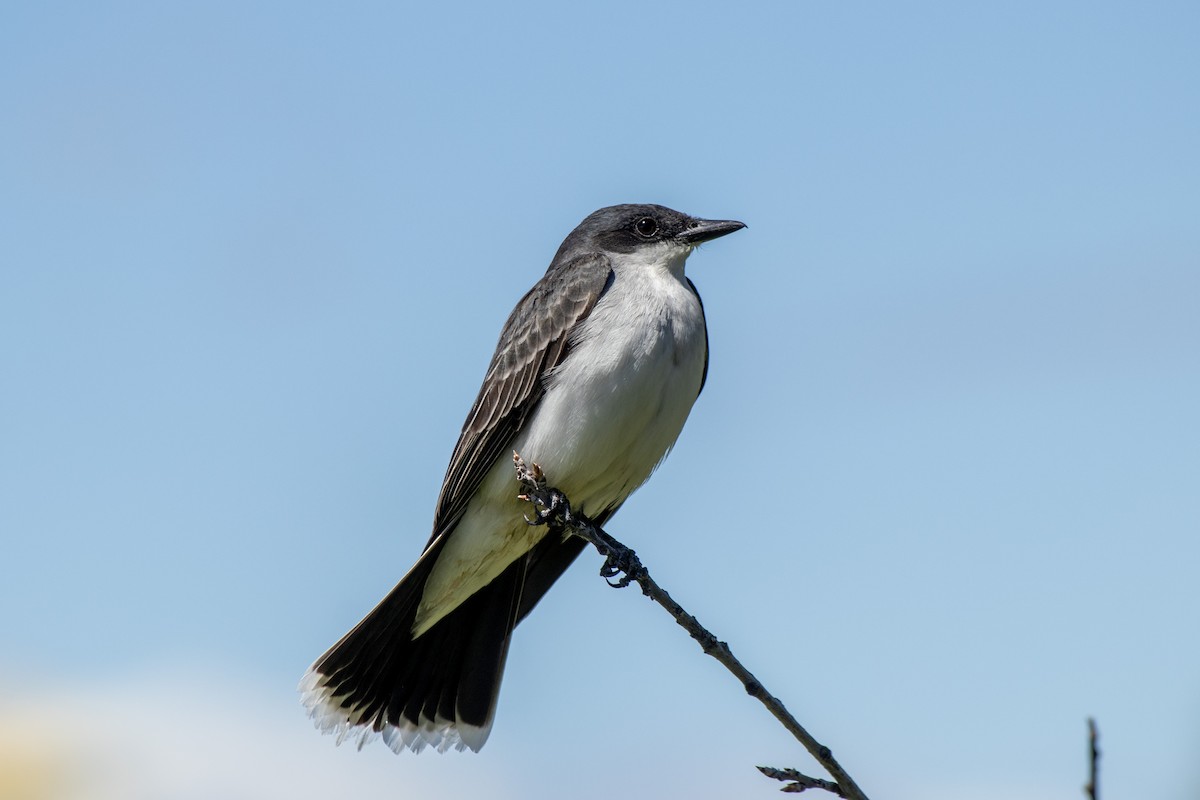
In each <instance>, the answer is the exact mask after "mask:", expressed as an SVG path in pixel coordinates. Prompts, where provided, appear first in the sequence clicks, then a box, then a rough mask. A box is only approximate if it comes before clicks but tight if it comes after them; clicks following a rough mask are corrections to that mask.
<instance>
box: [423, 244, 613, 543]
mask: <svg viewBox="0 0 1200 800" xmlns="http://www.w3.org/2000/svg"><path fill="white" fill-rule="evenodd" d="M611 278H612V268H611V267H610V265H609V263H608V259H607V258H605V257H604V256H601V255H587V256H580V257H578V258H575V259H573V260H571V261H568V262H565V263H563V264H561V265H556V266H553V267H551V268H550V270H549V271H547V272H546V274H545V276H543V277H542V279H541V280H540V281H538V282H537V284H535V285H534V287H533V288H532V289H530V290H529V292H528V293H527V294H526V295H525V296H524V297H523V298H521V302H519V303H517V307H516V308H515V309H513V312H512V314H511V315H510V316H509V318H508V322H507V323H505V325H504V330H503V331H502V332H501V334H500V342H499V344H497V345H496V353H495V355H493V356H492V363H491V365H490V366H489V367H488V371H487V376H486V377H485V378H484V379H483V387H482V388H480V390H479V397H478V398H476V400H475V405H474V406H472V407H471V413H469V414H468V415H467V421H466V423H464V424H463V429H462V434H461V435H460V436H459V437H458V444H457V445H455V446H454V455H453V456H451V457H450V466H449V468H448V469H447V470H446V479H445V481H444V482H443V483H442V492H441V494H440V495H439V496H438V505H437V513H436V514H435V515H434V521H433V536H432V537H431V538H430V540H429V542H430V544H432V543H433V541H434V540H435V539H437V537H438V536H439V535H441V534H442V533H445V532H446V531H448V530H450V529H451V528H453V526H454V524H455V523H456V522H458V518H459V517H460V516H462V513H463V511H464V509H466V507H467V503H468V501H470V499H471V496H472V495H474V494H475V490H476V489H478V488H479V484H480V483H481V482H482V481H483V478H484V476H485V475H487V473H488V470H490V469H491V468H492V465H493V464H494V463H495V462H496V459H497V458H498V457H499V456H500V454H501V453H503V452H504V451H505V450H507V449H508V448H509V446H510V444H511V443H512V440H513V437H514V436H515V435H516V433H517V431H519V430H520V429H521V426H523V425H524V424H525V420H526V419H528V418H529V415H530V413H531V412H532V411H533V409H534V408H535V407H536V406H537V404H538V401H539V400H541V398H542V393H543V392H544V391H545V386H544V384H543V378H544V377H545V375H546V373H547V372H548V371H550V370H551V369H553V368H554V367H556V366H557V365H558V364H560V363H562V360H563V359H564V358H565V357H566V356H567V351H568V350H569V348H570V339H571V333H572V331H574V329H575V327H576V326H577V325H578V324H579V323H580V322H582V321H583V320H584V319H586V318H587V315H588V314H589V313H591V310H592V309H593V308H594V307H595V305H596V301H597V300H599V299H600V295H601V294H603V293H604V290H605V289H606V288H607V287H608V285H609V281H610V280H611ZM513 490H514V491H516V482H515V481H514V483H513ZM427 546H428V545H427Z"/></svg>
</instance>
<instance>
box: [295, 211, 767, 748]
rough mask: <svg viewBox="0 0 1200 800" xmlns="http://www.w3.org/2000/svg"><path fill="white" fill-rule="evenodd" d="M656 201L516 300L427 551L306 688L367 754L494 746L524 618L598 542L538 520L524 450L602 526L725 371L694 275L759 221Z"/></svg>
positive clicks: (587, 239)
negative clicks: (508, 666) (518, 467)
mask: <svg viewBox="0 0 1200 800" xmlns="http://www.w3.org/2000/svg"><path fill="white" fill-rule="evenodd" d="M744 227H745V225H744V224H743V223H741V222H738V221H736V220H710V219H699V218H696V217H692V216H689V215H687V214H684V213H681V212H679V211H675V210H672V209H670V208H666V207H665V206H661V205H653V204H625V205H615V206H609V207H607V208H601V209H599V210H598V211H595V212H593V213H592V214H590V215H588V216H587V217H586V218H585V219H584V220H583V221H582V222H581V223H580V224H579V225H578V226H577V227H576V228H575V229H574V230H573V231H571V233H570V234H569V235H568V236H567V237H566V239H564V240H563V242H562V245H561V246H560V247H559V248H558V251H557V253H556V254H555V256H554V258H553V259H552V260H551V262H550V266H549V268H548V269H547V270H546V273H545V275H543V276H542V278H541V279H540V280H539V281H538V282H537V283H536V284H535V285H534V286H533V288H532V289H530V290H529V291H528V292H527V293H526V294H525V296H524V297H522V298H521V300H520V302H518V303H517V305H516V307H515V308H514V309H513V311H512V313H511V314H510V316H509V317H508V320H507V322H506V323H505V325H504V327H503V329H502V332H501V334H500V340H499V342H498V344H497V346H496V351H495V354H494V355H493V356H492V359H491V363H490V364H489V366H488V369H487V373H486V375H485V377H484V380H483V386H482V387H481V388H480V390H479V394H478V396H477V398H476V399H475V403H474V405H473V406H472V407H471V410H470V413H469V414H468V415H467V419H466V422H465V423H464V424H463V428H462V432H461V434H460V435H459V438H458V442H457V444H456V445H455V447H454V452H453V454H452V455H451V458H450V464H449V467H448V468H447V470H446V476H445V479H444V481H443V484H442V488H441V491H440V493H439V496H438V499H437V506H436V510H435V513H434V521H433V533H432V535H431V536H430V538H429V541H428V543H427V544H426V545H425V548H424V550H422V552H421V555H420V557H419V558H418V559H417V561H416V563H415V564H414V565H413V566H412V567H411V568H410V569H409V570H408V572H407V573H406V574H405V575H404V576H403V577H402V578H401V579H400V581H399V583H397V584H396V586H395V587H394V588H393V589H392V590H391V591H390V592H389V593H388V594H387V595H386V596H385V597H384V598H383V600H381V601H380V602H379V604H378V605H376V606H375V608H374V609H373V610H372V611H371V612H370V613H368V614H367V615H366V617H364V618H363V619H362V621H361V622H359V623H358V624H357V625H356V626H354V628H352V629H351V630H350V632H349V633H347V634H346V635H345V636H343V637H342V638H341V639H340V640H339V641H338V642H337V643H336V644H334V645H333V646H332V647H331V648H329V650H327V651H326V652H325V654H324V655H322V656H321V657H320V658H318V659H317V660H316V661H315V662H314V663H313V665H312V666H311V667H310V668H309V670H308V671H307V672H306V673H305V675H304V678H303V679H302V681H301V683H300V692H301V695H302V702H303V703H304V705H305V706H306V707H307V709H308V711H309V715H310V717H312V719H313V720H314V722H315V724H316V726H317V727H318V728H319V729H321V730H322V731H323V732H325V733H332V734H335V735H336V737H337V743H338V744H341V743H342V742H343V741H345V740H347V739H349V740H351V741H353V740H357V742H358V747H359V748H360V749H361V748H362V747H363V746H364V745H365V744H366V743H367V742H368V741H370V740H372V739H374V738H376V737H381V738H382V739H383V741H384V742H385V743H386V744H387V745H388V746H389V747H390V748H391V749H392V750H394V751H395V752H397V753H399V752H402V751H403V750H404V749H405V748H407V749H409V750H412V751H413V752H420V751H421V750H422V749H424V748H425V747H433V748H434V749H436V750H438V751H441V752H444V751H446V750H448V749H450V748H451V747H453V748H455V749H457V750H464V749H467V748H469V749H471V750H473V751H476V752H477V751H478V750H479V749H480V748H481V747H483V745H484V742H486V741H487V738H488V736H489V734H490V733H491V729H492V724H493V721H494V718H495V713H496V705H497V699H498V696H499V690H500V682H501V677H502V675H503V671H504V663H505V659H506V657H507V654H508V648H509V643H510V641H511V638H512V633H513V629H514V628H515V627H516V625H517V624H518V623H519V622H521V620H523V619H524V618H525V617H526V616H527V615H528V614H529V613H530V612H531V611H532V610H533V608H534V606H535V605H537V603H538V601H539V600H541V599H542V597H543V595H545V593H546V592H547V590H549V588H550V586H551V585H552V584H553V583H554V582H555V581H556V580H557V579H558V577H559V576H560V575H562V573H563V572H564V571H565V570H566V569H567V568H568V567H569V566H570V565H571V563H572V562H573V561H574V560H575V558H576V556H578V555H579V553H580V552H581V551H582V549H583V547H584V541H583V540H582V539H581V538H578V537H575V536H569V535H565V534H563V533H562V531H561V530H558V531H555V530H552V529H550V528H548V527H547V526H535V525H530V524H529V523H528V521H527V519H526V516H525V513H524V511H523V510H522V509H523V508H527V506H526V505H524V504H523V503H522V502H521V501H520V500H519V499H518V494H519V493H520V492H519V489H518V484H517V482H516V479H515V477H514V473H513V460H512V454H513V453H514V452H519V453H520V454H521V455H522V456H523V457H525V458H526V459H528V460H529V461H530V462H532V463H535V464H537V465H538V466H540V467H541V470H542V472H543V473H544V474H545V475H546V476H547V479H548V480H550V481H551V482H552V483H553V485H554V486H555V487H556V488H557V489H559V490H560V491H561V492H562V493H563V494H564V495H565V496H566V497H567V498H569V499H570V501H571V504H572V506H573V508H574V509H575V511H576V512H578V513H580V514H584V515H586V516H587V517H588V518H589V519H591V520H592V521H593V522H595V523H597V524H599V525H603V524H604V523H605V522H606V521H607V520H608V519H610V518H611V517H612V515H613V514H615V513H616V511H617V509H619V508H620V507H621V505H622V504H623V503H624V502H625V500H626V499H627V498H628V497H629V496H630V495H631V494H632V493H633V492H634V490H636V489H637V488H638V487H640V486H641V485H642V484H643V483H645V482H646V480H647V479H648V478H649V477H650V474H651V473H652V472H653V471H654V470H655V469H656V468H657V467H658V465H659V464H660V463H661V462H662V461H663V459H664V458H665V457H666V455H667V453H668V452H669V451H670V450H671V448H672V447H673V446H674V444H675V441H676V439H677V438H678V436H679V434H680V432H681V431H682V429H683V425H684V422H685V421H686V420H687V417H688V414H689V413H690V411H691V409H692V405H693V403H694V402H695V400H696V398H697V397H698V396H699V395H700V391H701V390H702V389H703V387H704V384H705V381H706V380H707V377H708V330H707V326H706V323H705V316H704V306H703V304H702V303H701V301H700V295H699V293H698V292H697V290H696V286H695V284H693V283H692V281H691V279H690V278H688V277H687V276H686V274H685V272H684V265H685V262H686V260H687V258H688V256H689V255H690V254H691V253H692V251H693V250H694V249H695V248H696V247H697V246H698V245H700V244H701V243H703V242H708V241H711V240H713V239H716V238H718V237H721V236H725V235H727V234H730V233H733V232H734V231H737V230H740V229H742V228H744Z"/></svg>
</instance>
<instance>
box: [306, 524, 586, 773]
mask: <svg viewBox="0 0 1200 800" xmlns="http://www.w3.org/2000/svg"><path fill="white" fill-rule="evenodd" d="M582 548H583V541H582V540H580V539H575V538H571V539H565V540H564V539H562V538H561V537H560V536H558V535H556V534H551V535H548V536H546V537H545V538H544V539H542V541H540V542H539V543H538V545H537V546H536V547H534V549H533V550H531V551H530V552H529V553H528V554H526V555H525V556H524V557H523V558H520V559H518V560H517V561H515V562H513V563H512V564H511V565H509V567H508V568H507V569H506V570H504V572H502V573H501V574H500V575H499V576H498V577H497V578H496V579H495V580H493V581H492V582H491V583H489V584H488V585H487V586H485V587H484V588H483V589H481V590H480V591H478V592H476V593H475V594H474V595H472V596H471V597H470V598H468V599H467V600H466V601H464V602H463V603H462V605H460V606H459V607H458V608H456V609H454V610H453V611H451V612H450V613H449V614H447V615H446V616H445V617H443V618H442V619H441V620H439V621H438V622H437V623H436V624H435V625H434V626H433V627H432V628H430V629H429V630H428V631H426V632H425V633H424V634H422V635H421V636H419V637H417V638H416V639H414V638H413V637H412V628H413V621H414V620H415V618H416V613H417V606H418V604H419V603H420V600H421V594H422V592H423V591H424V588H425V582H426V580H427V579H428V578H429V573H430V572H431V571H432V569H433V564H434V563H435V561H436V560H437V555H438V552H437V551H440V549H441V548H440V546H439V543H438V542H436V541H435V542H434V544H433V545H432V547H431V548H430V549H429V550H428V551H426V552H425V553H424V554H423V555H422V557H421V560H420V561H418V562H417V564H416V565H415V566H414V567H413V568H412V570H410V571H409V573H408V574H407V575H405V576H404V578H403V579H402V580H401V581H400V583H399V584H397V585H396V587H395V588H394V589H392V591H391V592H390V593H388V595H387V597H385V598H384V599H383V600H382V601H381V602H380V603H379V605H377V606H376V607H375V608H374V610H372V611H371V613H369V614H367V616H366V617H365V618H364V619H363V620H362V622H360V623H358V625H356V626H354V629H353V630H351V631H350V632H349V633H347V634H346V635H345V636H343V637H342V639H341V641H339V642H338V643H337V644H335V645H334V646H333V647H331V648H330V649H329V650H328V652H326V653H325V655H323V656H321V657H320V658H319V659H317V661H316V663H315V664H313V666H312V667H311V668H310V669H309V671H308V673H307V674H306V675H305V676H304V681H303V682H302V683H301V685H300V688H301V691H302V692H303V693H304V704H305V705H306V706H308V708H309V713H310V715H311V716H312V717H313V719H314V720H315V721H316V723H317V726H318V727H320V728H321V729H322V730H324V731H326V732H330V733H336V734H337V735H338V742H339V743H340V742H341V741H343V740H344V739H346V738H348V737H349V738H357V739H358V740H359V747H362V746H363V745H364V744H365V743H366V742H367V741H369V740H370V739H371V738H374V736H375V734H380V735H382V737H383V739H384V741H385V742H387V744H388V746H390V747H391V748H392V749H393V750H395V751H397V752H399V751H400V750H401V748H403V747H408V748H410V749H412V750H413V751H420V750H421V749H423V748H424V747H425V746H426V745H431V746H433V747H436V748H437V749H438V750H446V749H448V748H450V747H452V746H453V747H457V748H458V749H459V750H462V749H464V748H466V747H469V748H471V749H472V750H479V748H481V747H482V746H483V744H484V742H485V741H487V737H488V734H489V732H490V731H491V727H492V719H493V717H494V716H495V713H496V699H497V697H498V696H499V692H500V679H501V677H502V676H503V674H504V660H505V657H506V656H507V654H508V643H509V639H510V637H511V635H512V631H513V628H514V627H515V626H516V624H517V623H518V622H519V621H520V620H521V619H524V617H525V615H526V614H528V613H529V612H530V611H531V610H532V609H533V606H534V605H535V604H536V603H537V601H538V600H539V599H541V597H542V595H543V594H545V592H546V591H547V590H548V589H549V588H550V586H551V585H552V584H553V583H554V581H555V580H556V579H557V578H558V576H559V575H561V574H562V572H563V571H564V570H565V569H566V568H567V567H568V566H569V565H570V564H571V562H572V561H574V559H575V557H576V556H577V555H578V554H579V552H580V550H581V549H582Z"/></svg>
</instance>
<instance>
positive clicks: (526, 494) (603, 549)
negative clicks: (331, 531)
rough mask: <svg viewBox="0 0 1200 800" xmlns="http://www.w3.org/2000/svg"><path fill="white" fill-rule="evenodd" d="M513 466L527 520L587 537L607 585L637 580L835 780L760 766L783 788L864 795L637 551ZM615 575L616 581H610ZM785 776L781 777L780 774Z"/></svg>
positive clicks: (540, 477)
mask: <svg viewBox="0 0 1200 800" xmlns="http://www.w3.org/2000/svg"><path fill="white" fill-rule="evenodd" d="M513 465H514V466H515V467H516V471H517V480H519V481H520V482H521V487H522V490H523V493H522V494H521V499H523V500H528V501H529V502H530V503H532V504H533V507H534V518H532V519H529V522H530V524H531V525H550V526H551V527H552V528H555V529H560V530H563V531H565V532H569V533H572V534H574V535H576V536H580V537H582V538H583V539H585V540H587V541H588V542H589V543H590V544H591V545H592V546H593V547H595V548H596V550H597V551H599V553H600V555H602V556H604V559H605V560H604V566H602V567H601V568H600V574H601V576H603V577H604V578H605V579H606V580H607V581H608V582H609V585H610V586H614V587H617V588H621V587H625V586H628V585H629V584H630V583H634V582H635V583H637V584H638V586H640V587H641V589H642V593H643V594H645V595H646V596H647V597H649V598H650V599H651V600H653V601H654V602H656V603H658V604H659V605H660V606H662V607H663V608H665V609H666V610H667V611H668V612H669V613H670V614H671V616H672V617H674V618H675V621H676V622H677V623H679V625H680V626H682V627H683V629H684V630H686V631H687V632H688V634H689V635H690V636H691V637H692V638H693V639H695V640H696V641H697V642H698V643H699V644H700V648H701V649H702V650H703V651H704V652H705V653H707V654H708V655H710V656H712V657H713V658H715V659H716V660H717V661H719V662H720V663H721V665H722V666H724V667H725V668H726V669H727V670H729V671H730V672H731V673H733V675H734V677H736V678H737V679H738V680H739V681H741V683H742V686H743V687H744V688H745V690H746V693H747V694H749V695H750V696H751V697H753V698H755V699H757V700H758V701H759V702H760V703H762V704H763V705H764V706H766V708H767V710H768V711H770V712H771V714H772V715H773V716H774V717H775V719H777V720H779V722H780V723H781V724H782V725H783V727H785V728H787V730H788V732H789V733H791V734H792V736H794V737H795V738H796V740H797V741H799V742H800V743H801V744H803V745H804V747H805V749H807V750H808V752H809V753H811V754H812V756H813V758H815V759H816V760H817V761H818V762H819V763H820V764H821V766H822V767H824V768H825V770H826V771H827V772H828V773H829V775H830V777H832V778H833V781H832V782H830V781H824V780H820V779H817V778H809V777H808V776H806V775H803V774H801V773H799V772H796V771H795V770H776V769H773V768H770V767H759V769H760V770H761V771H762V772H763V774H765V775H768V776H770V777H774V778H776V779H778V780H786V781H790V783H788V784H787V785H786V786H784V787H783V791H785V792H802V791H804V790H805V789H825V790H826V791H829V792H832V793H834V794H835V795H837V796H839V797H844V798H848V800H867V796H866V795H865V794H864V793H863V791H862V789H860V788H858V785H857V784H856V783H855V782H854V780H853V779H852V778H851V777H850V775H849V773H847V772H846V770H845V769H843V768H842V765H841V764H839V763H838V762H837V760H836V759H835V758H834V757H833V753H832V752H831V751H830V749H829V748H828V747H826V746H825V745H823V744H821V743H820V742H818V741H817V740H816V739H815V738H813V736H812V734H810V733H809V732H808V731H807V730H805V729H804V727H803V726H802V725H801V724H800V723H799V722H798V721H797V720H796V718H795V717H793V716H792V714H791V712H789V711H788V710H787V708H785V707H784V705H783V703H781V702H780V701H779V699H778V698H777V697H775V696H774V695H772V694H771V693H770V692H768V691H767V690H766V688H765V687H763V685H762V683H760V682H759V680H758V679H757V678H755V677H754V675H753V674H752V673H751V672H750V670H748V669H746V667H745V666H743V665H742V662H740V661H738V660H737V659H736V658H735V657H734V655H733V653H732V652H731V651H730V649H729V645H727V644H726V643H725V642H723V641H721V640H719V639H717V637H716V636H714V635H713V634H712V633H710V632H709V631H708V629H707V628H705V627H704V626H702V625H701V624H700V623H699V622H697V621H696V618H695V617H693V616H692V615H691V614H689V613H687V612H686V611H685V610H684V609H683V607H682V606H680V605H679V603H676V602H675V601H674V600H673V599H672V598H671V595H669V594H667V592H666V590H665V589H663V588H662V587H661V586H659V585H658V584H657V583H656V582H655V581H654V579H653V578H651V577H650V573H649V571H648V570H647V569H646V568H645V567H644V566H643V565H642V562H641V561H640V560H639V559H638V557H637V554H636V553H634V552H633V550H631V549H629V548H628V547H626V546H625V545H623V544H621V543H620V542H618V541H617V540H616V539H614V538H613V537H612V536H610V535H609V534H607V533H605V532H604V531H603V530H601V529H600V528H599V527H598V526H597V525H595V524H593V523H592V522H591V520H589V519H587V518H586V517H584V516H583V515H582V514H576V513H574V512H572V510H571V505H570V501H569V500H568V499H567V497H566V496H565V495H564V494H563V493H562V492H560V491H558V490H557V489H553V488H549V487H548V485H547V481H546V476H545V475H544V474H542V470H541V468H540V467H538V465H537V464H532V465H527V464H526V463H525V461H524V459H522V458H521V456H520V455H519V454H517V453H515V452H514V453H513ZM614 579H615V580H614ZM781 775H782V776H785V777H780V776H781Z"/></svg>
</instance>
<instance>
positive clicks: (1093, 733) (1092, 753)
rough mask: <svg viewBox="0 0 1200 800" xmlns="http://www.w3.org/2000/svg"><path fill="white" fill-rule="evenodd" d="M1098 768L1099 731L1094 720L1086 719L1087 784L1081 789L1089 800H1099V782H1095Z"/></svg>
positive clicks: (1091, 718)
mask: <svg viewBox="0 0 1200 800" xmlns="http://www.w3.org/2000/svg"><path fill="white" fill-rule="evenodd" d="M1099 766H1100V731H1099V730H1097V729H1096V720H1095V718H1093V717H1088V782H1087V786H1084V787H1083V793H1084V794H1086V795H1087V796H1088V797H1089V798H1090V800H1100V782H1099V781H1098V780H1097V777H1098V771H1099Z"/></svg>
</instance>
